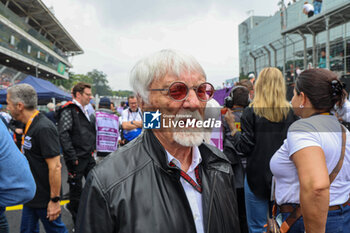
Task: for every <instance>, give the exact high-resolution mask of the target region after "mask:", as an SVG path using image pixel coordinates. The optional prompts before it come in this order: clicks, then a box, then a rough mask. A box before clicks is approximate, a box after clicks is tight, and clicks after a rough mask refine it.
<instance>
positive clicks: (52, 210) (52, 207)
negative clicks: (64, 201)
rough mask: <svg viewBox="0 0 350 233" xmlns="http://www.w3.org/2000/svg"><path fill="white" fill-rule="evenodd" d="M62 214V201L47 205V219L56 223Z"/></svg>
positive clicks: (51, 202)
mask: <svg viewBox="0 0 350 233" xmlns="http://www.w3.org/2000/svg"><path fill="white" fill-rule="evenodd" d="M60 214H61V206H60V201H58V202H53V201H50V202H49V204H48V205H47V216H46V218H48V219H49V221H54V220H56V219H57V218H58V217H59V216H60Z"/></svg>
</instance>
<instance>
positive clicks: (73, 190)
mask: <svg viewBox="0 0 350 233" xmlns="http://www.w3.org/2000/svg"><path fill="white" fill-rule="evenodd" d="M95 165H96V162H95V159H94V157H92V156H91V155H89V156H87V157H85V158H78V165H77V167H76V171H75V173H74V175H73V176H68V184H69V200H70V203H69V211H70V212H71V214H72V217H73V221H74V224H75V220H76V216H77V213H78V208H79V200H80V195H81V193H82V191H83V181H82V180H83V177H85V179H86V177H87V175H88V174H89V172H90V170H91V169H92V168H93V167H94V166H95Z"/></svg>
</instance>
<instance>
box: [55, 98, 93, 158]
mask: <svg viewBox="0 0 350 233" xmlns="http://www.w3.org/2000/svg"><path fill="white" fill-rule="evenodd" d="M56 117H57V118H58V133H59V137H60V143H61V147H62V150H63V156H64V160H65V161H66V162H68V161H75V160H77V159H78V158H87V157H90V156H91V153H92V152H93V151H94V149H95V147H96V146H95V145H96V129H95V116H94V115H90V121H89V120H88V119H87V118H86V117H85V115H84V113H83V112H82V111H81V109H80V108H79V107H78V106H77V105H75V104H74V103H73V102H67V103H66V104H65V105H64V106H62V108H60V109H59V110H58V112H57V116H56Z"/></svg>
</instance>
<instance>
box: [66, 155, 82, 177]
mask: <svg viewBox="0 0 350 233" xmlns="http://www.w3.org/2000/svg"><path fill="white" fill-rule="evenodd" d="M66 164H67V170H68V173H71V174H72V175H75V173H76V171H77V166H78V164H79V160H78V159H76V160H69V161H67V163H66Z"/></svg>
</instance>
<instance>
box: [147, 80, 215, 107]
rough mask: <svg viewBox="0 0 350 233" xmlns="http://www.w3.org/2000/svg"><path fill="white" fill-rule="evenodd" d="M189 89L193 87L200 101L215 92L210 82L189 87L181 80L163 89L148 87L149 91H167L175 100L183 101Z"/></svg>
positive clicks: (208, 97)
mask: <svg viewBox="0 0 350 233" xmlns="http://www.w3.org/2000/svg"><path fill="white" fill-rule="evenodd" d="M190 89H193V90H194V91H195V92H196V95H197V97H198V99H199V100H200V101H203V102H207V101H209V100H210V99H211V98H212V97H213V95H214V92H215V89H214V87H213V85H211V84H210V83H207V82H205V83H202V84H200V85H199V86H197V87H191V88H189V87H188V86H187V85H186V84H185V83H183V82H173V83H172V84H171V85H170V86H169V88H165V89H149V90H150V91H167V92H168V96H169V97H170V98H171V99H173V100H175V101H183V100H185V99H186V98H187V96H188V92H189V90H190Z"/></svg>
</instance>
